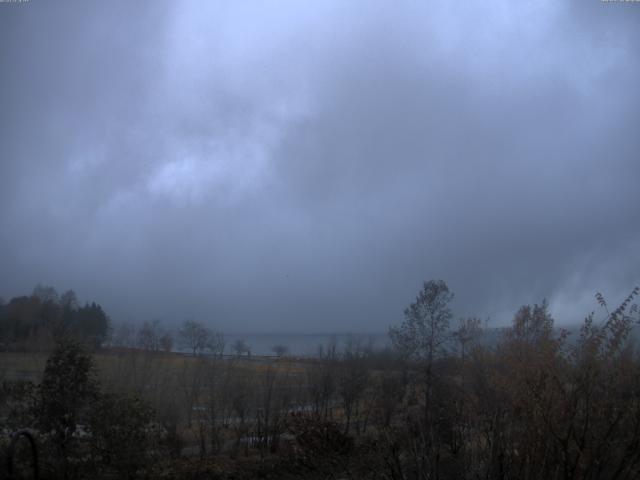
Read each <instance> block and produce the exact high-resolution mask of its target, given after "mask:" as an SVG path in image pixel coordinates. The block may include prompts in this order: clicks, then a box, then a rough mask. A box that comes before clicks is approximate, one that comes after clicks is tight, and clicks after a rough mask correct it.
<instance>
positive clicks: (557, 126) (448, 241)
mask: <svg viewBox="0 0 640 480" xmlns="http://www.w3.org/2000/svg"><path fill="white" fill-rule="evenodd" d="M639 26H640V9H638V8H635V6H634V5H627V4H624V3H622V4H611V3H609V4H607V3H604V4H603V3H601V2H587V3H584V2H581V3H580V4H578V3H571V2H536V3H535V4H532V5H519V4H514V3H513V2H494V3H491V4H489V5H488V4H487V3H486V2H467V3H465V4H452V3H451V2H442V3H440V2H438V3H435V2H429V3H428V4H420V3H417V2H415V3H406V4H404V5H402V6H401V7H400V6H398V5H390V4H385V3H383V2H380V3H375V2H374V3H368V4H367V6H366V8H364V6H362V5H356V4H353V5H350V4H344V3H343V2H337V3H329V2H321V4H317V5H309V4H300V3H296V2H291V3H289V4H286V5H284V4H282V5H280V7H279V8H278V9H274V8H273V5H269V4H266V3H257V4H253V5H251V6H250V7H249V6H246V5H239V4H236V3H217V4H211V3H209V2H202V3H198V2H186V3H185V2H180V3H175V2H174V3H163V2H155V3H154V4H153V6H142V5H138V6H136V5H131V4H129V3H124V2H122V3H119V2H110V3H89V2H82V3H80V2H78V3H72V2H57V3H55V4H53V3H44V2H43V3H40V2H37V1H32V2H29V3H27V4H5V5H2V8H1V9H0V59H1V62H2V71H3V88H2V90H1V91H0V104H2V105H3V109H2V111H1V112H0V125H1V127H2V128H1V130H0V145H2V151H1V157H2V163H1V171H2V175H0V201H1V202H0V220H1V221H2V229H1V230H0V264H1V265H2V273H1V274H0V292H2V294H3V295H4V296H5V297H8V296H11V295H14V294H18V293H21V292H24V291H28V290H30V289H31V288H32V287H33V285H34V284H35V283H37V282H45V283H51V284H54V285H56V286H58V287H59V288H68V287H73V288H75V289H76V290H77V291H78V292H79V294H80V296H81V297H82V298H86V299H95V300H97V301H99V302H101V303H103V304H104V305H105V308H106V309H107V311H109V312H111V314H112V316H113V317H114V318H116V319H126V318H131V319H138V320H140V319H145V318H150V317H160V318H164V319H166V320H167V321H178V320H182V319H183V318H185V317H187V316H195V317H197V318H201V319H203V320H207V321H210V322H211V323H212V324H215V325H218V326H219V327H220V328H223V329H225V330H228V331H273V330H285V329H288V330H294V331H328V330H336V329H337V330H352V331H371V330H384V329H385V328H386V326H387V325H388V324H390V323H392V322H395V321H397V320H398V319H399V318H401V315H402V310H403V308H404V307H405V306H406V305H407V304H408V303H409V302H410V301H411V300H412V299H413V296H414V295H415V293H416V292H417V290H418V289H419V287H420V284H421V282H422V281H423V280H425V279H428V278H434V277H435V278H444V279H446V280H447V281H448V282H449V284H450V286H451V287H452V288H453V289H454V291H455V292H456V294H457V299H456V303H455V309H456V312H457V313H458V314H460V315H468V314H477V315H480V316H491V317H492V318H493V319H495V321H496V322H504V321H506V320H507V319H508V318H509V316H510V315H511V314H512V312H513V311H514V310H515V308H517V306H518V305H520V304H523V303H528V302H534V301H540V300H541V299H542V298H543V297H547V298H549V299H550V300H551V303H552V307H553V310H554V312H555V313H556V315H557V317H558V319H559V320H561V321H565V322H571V321H576V320H579V318H580V317H581V316H582V315H583V314H585V313H587V312H588V311H589V310H590V309H592V308H594V304H593V302H592V301H591V300H592V295H593V293H595V291H602V292H603V293H606V294H608V295H609V296H610V297H611V298H612V300H614V301H615V300H616V299H619V298H621V297H622V296H623V295H625V294H626V293H627V291H628V290H630V289H631V288H632V287H633V286H634V285H635V284H637V283H638V282H640V273H639V271H640V270H639V267H640V262H638V260H637V258H638V256H637V253H636V252H637V251H638V247H640V227H639V222H638V220H640V218H639V217H640V214H639V213H638V212H639V210H638V208H637V204H638V200H639V199H640V196H639V195H638V178H640V162H638V152H640V137H638V135H637V132H636V130H637V124H638V120H639V116H640V115H639V113H638V112H640V108H639V107H640V94H639V93H638V89H637V84H638V80H639V72H640V65H639V62H640V55H639V53H640V52H639V51H638V50H639V48H640V47H638V45H640V43H639V42H638V40H639V39H640V38H639V37H640V33H639V32H640V29H639V28H638V27H639ZM5 106H6V107H5Z"/></svg>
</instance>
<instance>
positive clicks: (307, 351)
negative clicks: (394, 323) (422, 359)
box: [224, 333, 390, 356]
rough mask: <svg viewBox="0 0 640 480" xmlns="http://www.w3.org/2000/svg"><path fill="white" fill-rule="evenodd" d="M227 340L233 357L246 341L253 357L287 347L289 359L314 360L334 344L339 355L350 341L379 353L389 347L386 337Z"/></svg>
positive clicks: (250, 337) (295, 336)
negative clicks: (237, 344) (235, 348)
mask: <svg viewBox="0 0 640 480" xmlns="http://www.w3.org/2000/svg"><path fill="white" fill-rule="evenodd" d="M224 338H225V341H226V347H225V353H233V348H232V347H233V344H234V343H235V342H236V341H238V340H244V342H245V343H246V344H247V345H248V346H249V348H250V349H251V353H252V354H253V355H273V354H274V353H273V347H274V345H284V346H286V347H287V349H288V354H289V355H294V356H312V355H317V353H318V348H319V347H320V345H322V346H323V348H324V349H325V350H326V348H327V346H329V345H331V344H332V343H335V344H336V345H337V349H338V351H341V350H343V349H344V346H345V345H346V344H347V342H349V341H359V342H361V343H362V345H363V346H364V345H369V343H371V345H372V346H373V348H376V349H379V348H384V347H386V346H388V345H389V344H390V342H389V337H388V336H387V334H386V333H334V334H331V333H306V334H296V333H252V334H225V336H224Z"/></svg>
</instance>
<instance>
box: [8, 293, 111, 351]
mask: <svg viewBox="0 0 640 480" xmlns="http://www.w3.org/2000/svg"><path fill="white" fill-rule="evenodd" d="M110 325H111V320H110V319H109V317H108V316H107V314H106V313H105V311H104V310H103V308H102V307H101V306H100V305H99V304H97V303H95V302H91V303H85V304H84V305H81V304H80V302H79V301H78V298H77V296H76V294H75V292H74V291H73V290H67V291H66V292H64V293H63V294H62V295H58V292H57V291H56V290H55V288H53V287H47V286H42V285H38V286H36V287H35V288H34V289H33V292H32V294H31V295H23V296H18V297H13V298H11V299H10V300H9V301H8V302H7V303H5V302H4V301H2V300H1V299H0V343H1V344H2V345H3V346H4V347H5V349H11V348H20V349H22V348H25V347H27V348H33V349H42V348H46V347H47V346H51V345H53V344H54V342H55V341H57V340H60V339H62V338H77V339H80V340H82V341H85V342H88V343H89V344H91V345H93V346H95V347H97V346H100V345H102V344H103V343H104V342H105V341H106V340H107V338H108V336H109V333H110Z"/></svg>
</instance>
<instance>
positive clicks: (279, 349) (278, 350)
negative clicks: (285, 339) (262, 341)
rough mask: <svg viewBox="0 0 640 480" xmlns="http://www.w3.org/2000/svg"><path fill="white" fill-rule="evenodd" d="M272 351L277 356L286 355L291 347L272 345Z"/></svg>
mask: <svg viewBox="0 0 640 480" xmlns="http://www.w3.org/2000/svg"><path fill="white" fill-rule="evenodd" d="M271 351H272V352H273V353H275V355H276V357H284V356H285V355H286V354H287V353H288V352H289V347H287V346H286V345H282V344H278V345H274V346H273V347H271Z"/></svg>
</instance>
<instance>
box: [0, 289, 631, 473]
mask: <svg viewBox="0 0 640 480" xmlns="http://www.w3.org/2000/svg"><path fill="white" fill-rule="evenodd" d="M638 293H639V291H638V288H636V289H634V290H633V292H632V293H631V294H630V295H629V297H628V298H627V299H626V300H625V301H624V302H623V303H622V305H620V306H619V307H617V308H615V309H612V310H609V307H608V305H607V303H606V301H605V300H604V298H602V297H601V296H598V302H599V303H600V307H601V311H602V312H603V313H602V317H603V318H602V320H600V321H597V320H596V318H595V316H594V315H593V314H592V315H590V316H589V317H587V318H586V319H585V321H584V323H583V325H582V327H581V328H580V330H579V332H576V333H573V334H569V332H566V331H564V330H561V329H557V328H555V327H554V322H553V319H552V318H551V316H550V314H549V312H548V310H547V306H546V304H545V303H543V304H542V305H534V306H524V307H522V308H521V309H520V310H519V311H518V312H517V313H516V314H515V316H514V318H513V322H512V324H511V326H510V327H509V328H507V329H505V330H504V332H503V333H502V335H501V337H500V338H499V340H498V342H497V344H495V345H494V344H488V343H487V342H483V335H484V333H483V329H482V324H481V322H480V321H478V320H477V319H473V318H471V319H462V320H460V321H459V322H458V323H457V324H456V325H453V326H452V325H451V321H452V318H453V314H452V312H451V310H450V302H451V299H452V298H453V294H452V293H451V292H450V291H449V289H448V287H447V285H446V284H445V283H444V282H442V281H430V282H426V283H425V284H424V286H423V288H422V290H421V291H420V292H419V295H418V297H417V298H416V301H415V302H414V303H413V304H411V305H410V306H409V307H408V308H407V310H406V311H405V321H404V322H403V323H402V324H401V325H397V326H393V327H392V328H391V329H390V336H391V339H392V343H393V349H391V350H387V351H374V350H373V349H371V348H369V347H368V346H367V345H366V344H363V343H361V342H359V341H358V340H357V339H354V340H353V341H352V342H349V343H347V344H346V345H344V346H343V347H342V348H340V349H339V348H338V347H337V346H336V345H328V346H325V347H324V348H323V349H322V350H321V351H320V352H319V354H318V356H317V358H316V359H313V360H309V361H307V362H301V361H299V360H293V359H290V358H287V357H286V356H283V357H280V358H277V359H276V358H272V359H264V358H252V359H251V360H249V359H247V358H245V357H243V356H240V355H237V356H235V357H231V358H224V357H222V356H221V355H208V354H206V353H207V352H206V349H200V348H194V349H193V351H192V352H191V353H192V354H191V355H190V356H184V355H177V354H169V353H163V352H161V351H159V350H157V349H146V350H143V349H117V350H113V349H112V350H102V351H101V350H97V351H96V352H95V353H94V354H91V353H90V350H89V349H90V348H91V342H84V343H80V342H79V341H78V340H77V339H76V340H73V341H70V340H68V339H65V337H62V338H59V339H58V344H57V347H56V348H55V350H54V351H53V352H52V353H51V354H50V355H49V356H48V358H47V359H46V364H45V365H44V370H43V373H42V376H41V377H39V378H37V379H34V380H35V381H28V380H24V379H23V380H16V379H15V378H14V379H5V380H4V381H3V384H2V390H1V393H0V422H1V423H0V425H2V429H3V431H4V432H5V434H4V437H3V438H2V440H0V441H1V442H2V445H3V449H4V450H3V455H4V456H5V457H6V456H8V455H9V453H10V452H9V448H10V444H11V437H10V435H9V433H10V432H14V431H17V430H19V429H24V428H29V429H30V430H29V431H30V432H31V433H33V436H34V438H35V440H36V444H37V448H38V452H39V460H38V467H39V472H40V476H41V477H42V478H247V479H248V478H274V479H278V478H283V479H286V478H363V479H392V480H405V479H406V480H408V479H522V478H524V479H538V478H545V479H632V478H639V477H640V357H639V356H638V353H637V352H636V350H635V349H634V345H633V343H632V342H631V341H630V334H631V331H632V328H633V326H634V324H636V323H637V322H638V308H637V306H635V305H633V300H634V297H635V296H637V295H638ZM14 355H15V354H14ZM14 358H15V357H14ZM41 359H42V360H41V361H42V362H44V359H45V357H44V356H43V357H41ZM15 446H16V448H17V450H16V451H15V452H14V453H13V454H11V458H12V464H13V465H15V467H14V468H15V469H16V470H22V472H23V473H24V474H25V475H26V476H27V477H26V478H29V477H28V475H30V470H29V469H30V468H32V465H31V463H30V462H31V459H30V453H29V450H28V444H27V442H26V441H25V440H24V439H22V438H21V439H20V440H18V441H16V442H15Z"/></svg>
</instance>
